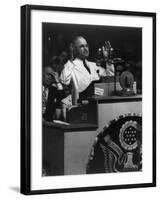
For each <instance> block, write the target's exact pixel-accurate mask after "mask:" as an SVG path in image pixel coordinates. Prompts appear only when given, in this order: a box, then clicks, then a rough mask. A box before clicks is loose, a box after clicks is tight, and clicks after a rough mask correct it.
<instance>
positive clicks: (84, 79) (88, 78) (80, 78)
mask: <svg viewBox="0 0 160 200" xmlns="http://www.w3.org/2000/svg"><path fill="white" fill-rule="evenodd" d="M85 62H86V64H87V66H88V67H89V69H90V72H91V73H89V72H88V71H87V69H86V68H85V67H84V65H83V61H82V60H80V59H78V58H76V59H75V60H73V61H72V62H71V61H68V62H67V63H66V64H65V65H64V69H63V71H62V73H61V76H60V80H61V82H62V83H63V84H65V85H69V84H70V83H71V81H73V84H74V87H75V89H76V90H77V91H78V92H82V91H84V90H85V89H86V88H87V87H88V86H89V85H90V83H91V82H92V81H95V80H99V76H106V73H105V69H103V68H102V67H98V66H97V65H96V63H94V62H89V61H87V60H85ZM97 70H98V71H99V73H97Z"/></svg>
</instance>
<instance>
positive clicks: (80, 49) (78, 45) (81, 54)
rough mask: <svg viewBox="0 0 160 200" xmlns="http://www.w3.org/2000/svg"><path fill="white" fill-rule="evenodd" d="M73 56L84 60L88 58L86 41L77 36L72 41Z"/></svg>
mask: <svg viewBox="0 0 160 200" xmlns="http://www.w3.org/2000/svg"><path fill="white" fill-rule="evenodd" d="M73 49H74V54H75V56H76V57H77V58H79V59H81V60H84V59H86V58H88V56H89V47H88V44H87V41H86V40H85V38H83V37H82V36H77V37H76V38H75V39H74V40H73Z"/></svg>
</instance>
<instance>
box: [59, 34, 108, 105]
mask: <svg viewBox="0 0 160 200" xmlns="http://www.w3.org/2000/svg"><path fill="white" fill-rule="evenodd" d="M72 50H73V55H72V58H73V59H72V60H69V61H68V62H67V63H66V64H65V65H64V69H63V71H62V73H61V76H60V79H61V82H62V83H63V84H64V85H69V84H72V85H73V88H74V95H72V98H73V97H74V99H72V100H73V102H75V104H76V100H77V99H78V98H84V97H86V98H87V97H88V96H91V93H92V92H93V83H94V81H99V80H100V77H101V76H106V71H105V69H104V68H102V67H100V66H97V65H96V63H94V62H89V61H88V60H87V58H88V56H89V47H88V44H87V41H86V40H85V38H83V37H82V36H78V37H76V38H75V39H74V40H73V43H72Z"/></svg>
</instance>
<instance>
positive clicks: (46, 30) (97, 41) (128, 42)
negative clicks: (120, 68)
mask: <svg viewBox="0 0 160 200" xmlns="http://www.w3.org/2000/svg"><path fill="white" fill-rule="evenodd" d="M42 33H43V37H42V40H43V41H42V42H43V48H42V49H43V66H44V65H47V64H48V63H49V62H50V60H51V59H52V58H53V57H54V56H59V55H60V54H61V53H62V52H63V51H65V52H67V53H68V52H69V45H70V43H71V42H72V40H73V38H74V37H75V36H77V35H81V36H83V37H84V38H85V39H86V40H87V42H88V44H89V49H90V55H89V58H88V59H89V60H90V61H95V57H96V53H97V50H98V48H99V47H102V45H103V44H104V42H105V41H110V43H111V46H112V47H113V48H114V50H115V52H118V55H119V57H121V58H122V59H123V60H124V61H125V65H126V66H127V65H128V64H126V63H129V67H130V71H131V72H132V73H133V74H134V76H135V79H136V80H137V82H138V85H139V88H140V89H141V88H142V87H141V82H142V29H141V28H134V27H119V26H98V25H80V24H60V23H42Z"/></svg>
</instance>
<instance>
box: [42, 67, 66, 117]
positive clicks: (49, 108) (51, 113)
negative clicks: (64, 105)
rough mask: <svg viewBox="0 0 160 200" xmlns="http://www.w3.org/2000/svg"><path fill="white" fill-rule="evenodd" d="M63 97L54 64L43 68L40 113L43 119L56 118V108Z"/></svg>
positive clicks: (63, 93)
mask: <svg viewBox="0 0 160 200" xmlns="http://www.w3.org/2000/svg"><path fill="white" fill-rule="evenodd" d="M64 97H65V92H64V90H63V86H62V84H61V83H60V81H59V76H58V73H57V72H56V68H54V66H52V67H51V66H46V67H45V68H44V69H43V92H42V113H43V119H44V120H46V121H52V120H53V119H57V118H58V116H57V113H56V109H57V108H60V106H61V100H62V99H63V98H64Z"/></svg>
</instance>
